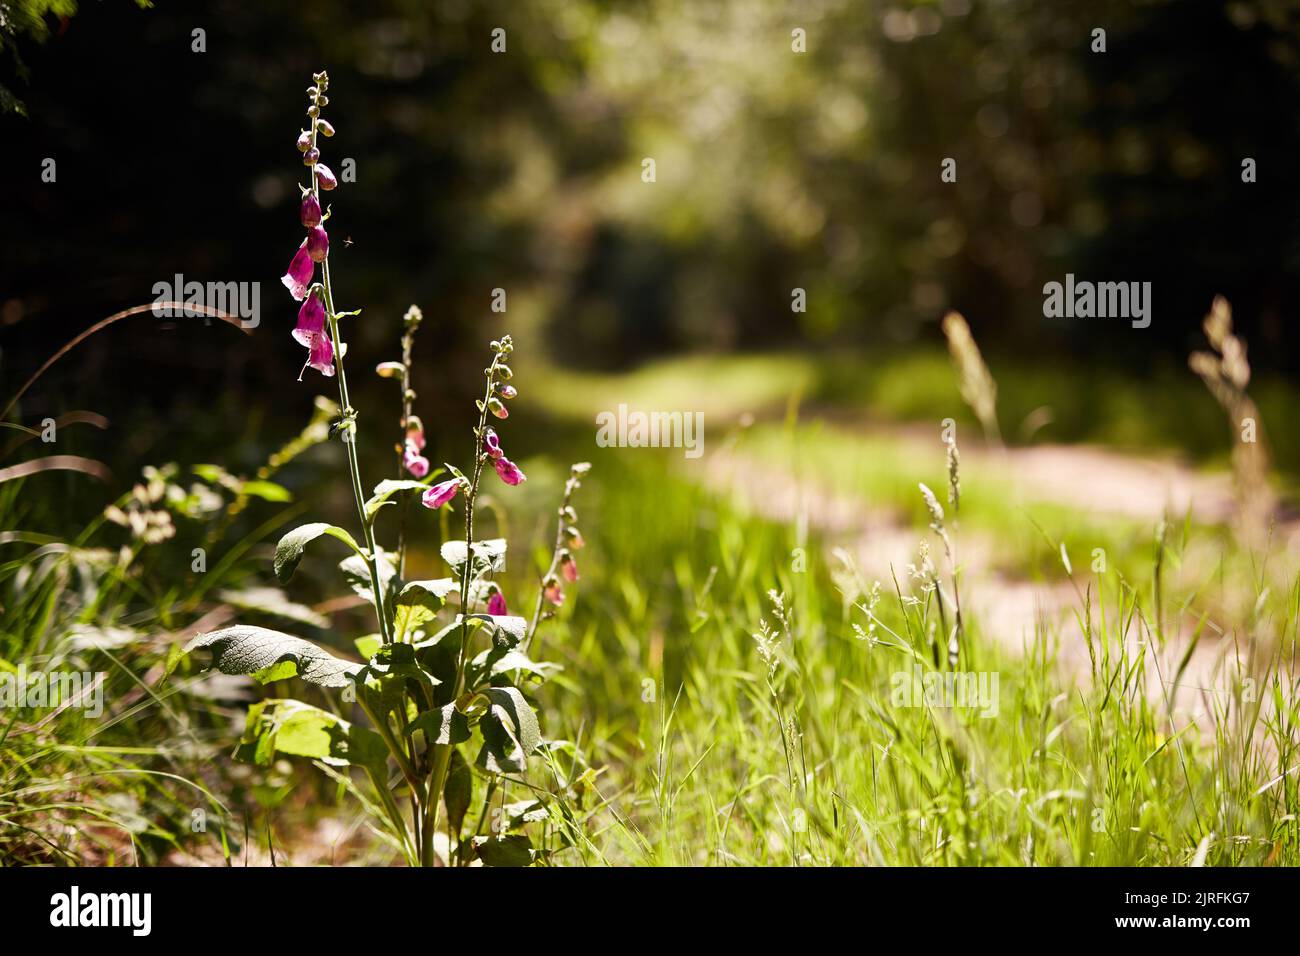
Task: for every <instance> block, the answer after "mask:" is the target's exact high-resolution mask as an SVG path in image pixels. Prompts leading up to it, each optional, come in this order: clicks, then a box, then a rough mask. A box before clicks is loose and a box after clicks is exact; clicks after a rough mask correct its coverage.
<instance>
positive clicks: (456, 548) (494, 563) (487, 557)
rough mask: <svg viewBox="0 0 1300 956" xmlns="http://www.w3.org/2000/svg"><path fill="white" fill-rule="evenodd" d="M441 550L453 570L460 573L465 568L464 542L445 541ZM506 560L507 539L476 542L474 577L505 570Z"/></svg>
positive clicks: (443, 557)
mask: <svg viewBox="0 0 1300 956" xmlns="http://www.w3.org/2000/svg"><path fill="white" fill-rule="evenodd" d="M439 550H440V553H441V554H442V559H443V560H444V561H446V562H447V563H448V564H449V565H451V567H452V570H454V571H459V570H460V569H461V568H462V567H464V566H465V555H466V553H467V552H466V550H465V542H464V541H444V542H443V543H442V547H441V548H440V549H439ZM505 558H506V539H505V538H489V539H488V540H486V541H475V542H474V567H473V568H472V569H471V571H472V574H473V576H475V577H477V576H478V575H480V574H482V573H484V572H485V571H501V570H504V569H505Z"/></svg>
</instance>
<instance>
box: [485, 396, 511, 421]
mask: <svg viewBox="0 0 1300 956" xmlns="http://www.w3.org/2000/svg"><path fill="white" fill-rule="evenodd" d="M488 411H489V412H491V413H492V414H493V415H495V416H496V417H497V418H509V417H510V410H509V409H508V408H506V407H505V405H503V404H501V399H499V398H491V399H488Z"/></svg>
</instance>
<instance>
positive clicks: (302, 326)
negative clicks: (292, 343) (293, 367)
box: [293, 286, 334, 379]
mask: <svg viewBox="0 0 1300 956" xmlns="http://www.w3.org/2000/svg"><path fill="white" fill-rule="evenodd" d="M293 337H294V339H295V340H296V341H297V342H298V344H300V345H304V346H306V347H307V349H308V350H309V351H308V353H307V365H304V366H303V371H306V369H307V366H311V367H312V368H314V369H316V370H317V371H318V372H320V373H321V374H322V375H326V376H330V375H333V374H334V343H333V342H332V341H331V340H330V337H329V334H328V333H327V332H326V331H325V304H324V303H323V302H322V301H321V294H320V287H319V286H313V287H312V288H311V290H310V291H309V292H308V294H307V296H306V298H304V299H303V303H302V308H301V309H299V310H298V325H297V326H296V327H295V328H294V330H293ZM298 377H299V378H300V379H301V378H302V375H301V374H300V375H299V376H298Z"/></svg>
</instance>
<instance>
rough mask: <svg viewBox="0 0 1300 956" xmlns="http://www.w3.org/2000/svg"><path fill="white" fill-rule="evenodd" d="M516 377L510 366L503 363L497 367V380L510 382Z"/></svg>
mask: <svg viewBox="0 0 1300 956" xmlns="http://www.w3.org/2000/svg"><path fill="white" fill-rule="evenodd" d="M514 377H515V373H514V372H513V371H512V370H511V368H510V366H509V365H507V364H505V363H504V362H502V363H501V364H500V365H498V366H497V378H498V379H500V380H501V381H503V382H508V381H510V380H511V379H512V378H514Z"/></svg>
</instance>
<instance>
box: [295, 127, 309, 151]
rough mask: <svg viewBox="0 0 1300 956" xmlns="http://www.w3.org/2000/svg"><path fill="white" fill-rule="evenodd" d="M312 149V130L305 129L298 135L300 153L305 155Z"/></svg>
mask: <svg viewBox="0 0 1300 956" xmlns="http://www.w3.org/2000/svg"><path fill="white" fill-rule="evenodd" d="M309 149H311V130H309V129H305V130H303V131H302V132H301V133H299V134H298V152H300V153H305V152H307V150H309Z"/></svg>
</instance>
